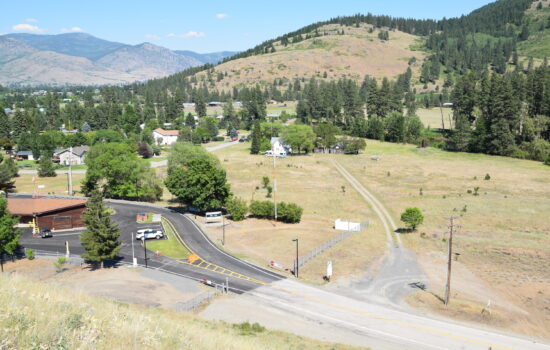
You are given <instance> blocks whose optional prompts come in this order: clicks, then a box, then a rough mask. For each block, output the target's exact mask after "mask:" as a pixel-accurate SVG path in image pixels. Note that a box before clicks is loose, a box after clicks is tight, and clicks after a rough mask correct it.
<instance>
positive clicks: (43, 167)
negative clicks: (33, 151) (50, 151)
mask: <svg viewBox="0 0 550 350" xmlns="http://www.w3.org/2000/svg"><path fill="white" fill-rule="evenodd" d="M38 176H39V177H55V176H57V173H56V172H55V168H54V164H53V162H52V159H51V158H50V156H49V155H47V154H45V155H43V156H42V157H40V161H39V162H38Z"/></svg>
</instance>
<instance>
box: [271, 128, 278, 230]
mask: <svg viewBox="0 0 550 350" xmlns="http://www.w3.org/2000/svg"><path fill="white" fill-rule="evenodd" d="M271 138H272V139H273V118H271ZM274 146H275V143H273V145H271V153H273V210H274V213H273V214H274V215H273V216H274V217H275V221H277V168H276V166H275V159H276V156H275V147H274Z"/></svg>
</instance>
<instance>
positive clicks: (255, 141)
mask: <svg viewBox="0 0 550 350" xmlns="http://www.w3.org/2000/svg"><path fill="white" fill-rule="evenodd" d="M261 143H262V128H261V126H260V120H259V119H256V120H255V121H254V127H253V128H252V144H251V146H250V154H258V153H260V144H261Z"/></svg>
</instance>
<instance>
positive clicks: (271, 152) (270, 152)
mask: <svg viewBox="0 0 550 350" xmlns="http://www.w3.org/2000/svg"><path fill="white" fill-rule="evenodd" d="M264 154H265V155H266V156H268V157H272V156H273V151H272V150H269V151H265V153H264Z"/></svg>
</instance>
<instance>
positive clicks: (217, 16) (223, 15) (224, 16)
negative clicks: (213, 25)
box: [216, 13, 228, 19]
mask: <svg viewBox="0 0 550 350" xmlns="http://www.w3.org/2000/svg"><path fill="white" fill-rule="evenodd" d="M227 16H228V14H227V13H216V18H217V19H224V18H227Z"/></svg>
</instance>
